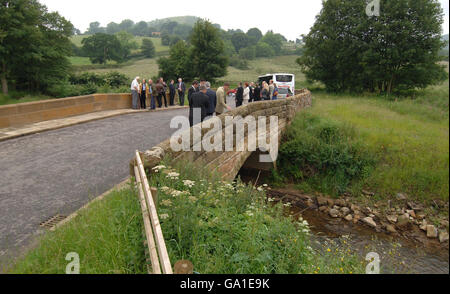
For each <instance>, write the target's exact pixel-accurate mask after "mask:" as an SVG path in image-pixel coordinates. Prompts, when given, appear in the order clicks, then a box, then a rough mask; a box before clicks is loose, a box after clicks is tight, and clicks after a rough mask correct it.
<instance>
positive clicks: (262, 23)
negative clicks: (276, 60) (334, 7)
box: [40, 0, 449, 40]
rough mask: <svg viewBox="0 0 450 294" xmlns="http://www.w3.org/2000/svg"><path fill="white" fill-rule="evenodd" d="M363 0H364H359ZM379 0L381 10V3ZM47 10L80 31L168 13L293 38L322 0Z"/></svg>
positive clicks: (92, 2) (444, 1) (188, 1)
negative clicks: (91, 26)
mask: <svg viewBox="0 0 450 294" xmlns="http://www.w3.org/2000/svg"><path fill="white" fill-rule="evenodd" d="M361 1H365V0H361ZM383 1H388V0H381V9H383V8H382V5H383ZM40 2H41V3H42V4H45V5H46V6H47V7H48V9H49V10H50V11H58V12H59V13H60V14H61V15H62V16H64V17H65V18H67V19H69V20H70V21H71V22H72V24H73V25H74V26H75V27H76V28H77V29H79V30H81V31H82V32H84V31H86V29H87V28H88V27H89V23H91V22H93V21H98V22H100V23H101V25H102V26H106V25H107V24H108V23H110V22H112V21H114V22H121V21H122V20H124V19H131V20H133V21H134V22H139V21H141V20H143V21H151V20H154V19H157V18H158V19H161V18H165V17H171V16H184V15H192V16H198V17H201V18H208V19H209V20H210V21H211V22H213V23H218V24H220V25H221V27H222V28H223V29H225V30H227V29H242V30H244V31H247V30H248V29H249V28H252V27H257V28H259V29H260V30H261V31H262V32H263V33H265V32H266V31H267V30H273V31H274V32H276V33H281V34H283V35H284V36H285V37H286V38H288V39H290V40H295V39H296V38H297V37H298V36H300V35H301V34H307V33H308V32H309V29H310V27H311V26H312V25H313V24H314V20H315V16H316V15H317V14H318V13H319V12H320V9H321V7H322V0H284V1H281V2H278V1H273V0H227V1H217V0H209V1H205V0H170V1H154V0H150V1H139V0H126V1H124V0H71V1H67V0H40ZM440 2H441V5H442V7H443V8H444V13H445V17H444V19H445V23H444V26H443V30H444V34H448V26H449V12H448V6H449V3H448V0H440Z"/></svg>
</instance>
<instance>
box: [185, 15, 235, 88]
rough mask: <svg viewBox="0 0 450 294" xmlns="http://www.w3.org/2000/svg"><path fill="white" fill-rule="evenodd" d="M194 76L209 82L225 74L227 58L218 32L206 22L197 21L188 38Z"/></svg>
mask: <svg viewBox="0 0 450 294" xmlns="http://www.w3.org/2000/svg"><path fill="white" fill-rule="evenodd" d="M190 41H191V44H192V51H191V60H192V63H193V69H194V72H195V76H196V77H198V78H202V79H206V80H209V81H211V82H213V81H214V80H215V78H217V77H222V76H224V75H225V74H226V72H227V65H228V58H227V57H226V55H225V52H224V43H223V41H222V39H221V38H220V32H219V30H218V29H217V28H215V27H214V26H213V25H212V24H211V23H210V22H209V21H207V20H198V21H197V23H196V24H195V26H194V28H193V29H192V34H191V36H190Z"/></svg>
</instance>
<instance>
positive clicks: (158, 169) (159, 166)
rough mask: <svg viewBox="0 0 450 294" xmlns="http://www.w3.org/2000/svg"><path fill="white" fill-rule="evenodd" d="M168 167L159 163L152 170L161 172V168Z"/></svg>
mask: <svg viewBox="0 0 450 294" xmlns="http://www.w3.org/2000/svg"><path fill="white" fill-rule="evenodd" d="M165 168H166V167H165V166H164V165H158V166H155V167H154V168H152V170H153V171H154V172H156V173H158V172H160V171H161V170H163V169H165Z"/></svg>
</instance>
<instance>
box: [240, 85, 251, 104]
mask: <svg viewBox="0 0 450 294" xmlns="http://www.w3.org/2000/svg"><path fill="white" fill-rule="evenodd" d="M249 101H250V85H249V84H248V83H247V82H245V84H244V99H243V102H242V104H243V105H248V102H249Z"/></svg>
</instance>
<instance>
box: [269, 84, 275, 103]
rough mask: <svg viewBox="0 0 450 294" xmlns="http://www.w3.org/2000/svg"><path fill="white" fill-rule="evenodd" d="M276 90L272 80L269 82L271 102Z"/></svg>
mask: <svg viewBox="0 0 450 294" xmlns="http://www.w3.org/2000/svg"><path fill="white" fill-rule="evenodd" d="M274 90H275V85H274V84H273V80H270V82H269V91H270V99H269V100H272V98H273V91H274Z"/></svg>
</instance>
